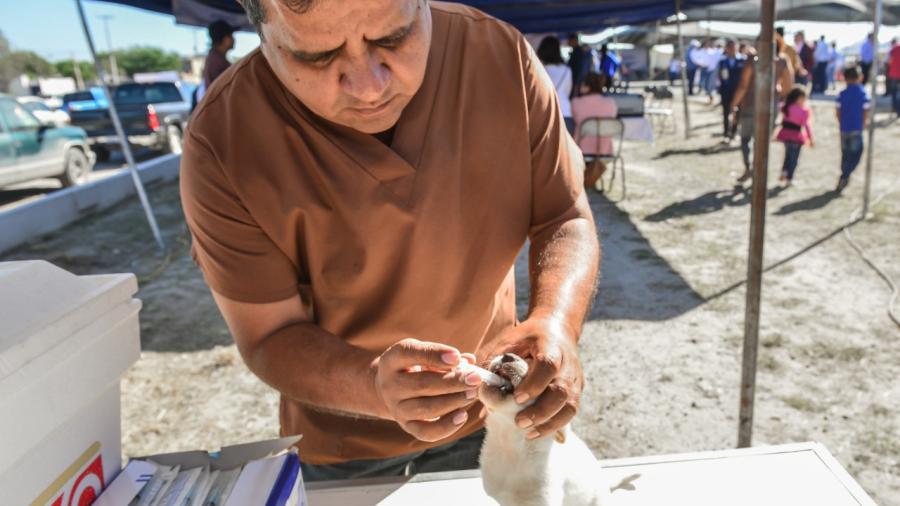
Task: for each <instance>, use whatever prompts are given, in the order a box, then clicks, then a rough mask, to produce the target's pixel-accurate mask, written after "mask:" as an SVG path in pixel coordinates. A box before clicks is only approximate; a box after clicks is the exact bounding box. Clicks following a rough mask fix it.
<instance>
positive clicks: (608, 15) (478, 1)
mask: <svg viewBox="0 0 900 506" xmlns="http://www.w3.org/2000/svg"><path fill="white" fill-rule="evenodd" d="M99 1H105V2H108V3H116V4H122V5H128V6H131V7H137V8H140V9H146V10H149V11H153V12H159V13H164V14H172V15H174V16H175V18H176V21H178V22H179V23H184V24H194V25H205V24H207V23H209V22H211V21H213V20H215V19H217V18H216V16H219V17H224V18H227V19H228V20H232V19H234V17H233V16H234V15H236V14H240V15H242V14H243V9H242V8H241V6H240V5H238V4H237V2H236V1H235V0H99ZM728 1H733V0H683V1H682V5H683V7H682V9H689V8H705V7H708V6H713V5H716V4H720V3H725V2H728ZM461 3H464V4H468V5H471V6H473V7H476V8H478V9H481V10H483V11H485V12H487V13H488V14H490V15H492V16H495V17H497V18H500V19H502V20H504V21H507V22H508V23H510V24H512V25H513V26H515V27H516V28H518V29H519V30H520V31H522V32H525V33H530V32H574V31H587V30H599V29H602V28H605V27H609V26H619V25H626V24H639V23H646V22H649V21H656V20H659V19H665V18H667V17H669V16H672V15H673V14H675V0H464V1H463V2H461ZM241 27H242V28H245V29H246V28H249V26H248V24H247V23H241Z"/></svg>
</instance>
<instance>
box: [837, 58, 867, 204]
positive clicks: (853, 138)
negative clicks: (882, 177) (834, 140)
mask: <svg viewBox="0 0 900 506" xmlns="http://www.w3.org/2000/svg"><path fill="white" fill-rule="evenodd" d="M844 81H846V82H847V88H846V89H845V90H844V91H842V92H841V93H840V94H839V95H838V98H837V111H836V114H837V119H838V123H840V125H841V176H840V178H839V179H838V184H837V188H835V191H838V192H840V191H842V190H843V189H844V188H845V187H846V186H847V183H848V182H849V181H850V174H852V173H853V171H854V170H855V169H856V166H857V165H859V160H860V158H862V152H863V128H865V126H866V123H868V121H869V95H868V93H866V89H865V88H864V87H863V85H862V84H860V73H859V69H857V68H856V67H848V68H846V69H844Z"/></svg>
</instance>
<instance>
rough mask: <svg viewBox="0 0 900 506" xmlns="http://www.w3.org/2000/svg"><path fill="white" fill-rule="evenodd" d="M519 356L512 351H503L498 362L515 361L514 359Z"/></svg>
mask: <svg viewBox="0 0 900 506" xmlns="http://www.w3.org/2000/svg"><path fill="white" fill-rule="evenodd" d="M517 358H519V357H517V356H515V355H513V354H512V353H504V354H503V356H502V357H500V362H501V363H503V364H508V363H510V362H515V361H516V359H517Z"/></svg>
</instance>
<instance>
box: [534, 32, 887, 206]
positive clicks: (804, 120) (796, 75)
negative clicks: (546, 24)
mask: <svg viewBox="0 0 900 506" xmlns="http://www.w3.org/2000/svg"><path fill="white" fill-rule="evenodd" d="M567 42H568V45H569V47H570V48H571V53H570V56H569V58H568V60H566V59H565V58H564V54H563V46H562V44H561V42H560V40H559V39H558V38H557V37H555V36H547V37H545V38H543V39H542V40H541V42H540V44H539V46H538V50H537V55H538V57H539V59H540V60H541V62H543V64H544V66H545V68H546V71H547V74H548V75H549V77H550V79H551V81H552V82H553V85H554V87H555V88H556V92H557V95H558V96H559V101H560V106H561V109H562V112H563V116H564V121H565V124H566V128H567V129H568V131H569V133H570V134H571V135H572V137H573V138H574V139H575V140H576V142H577V143H578V145H579V147H580V148H581V150H582V152H583V153H584V155H585V158H586V160H588V167H587V169H586V177H585V179H586V181H585V184H586V186H587V187H589V188H593V187H594V184H595V182H596V180H597V179H598V178H599V177H600V175H602V173H603V171H604V170H605V166H604V165H603V164H602V162H598V161H595V158H597V157H602V156H608V155H610V154H611V153H612V150H613V146H612V141H611V139H608V138H602V137H587V138H582V136H581V132H580V128H579V127H580V125H581V124H582V123H583V122H584V121H585V120H586V119H588V118H615V117H616V116H617V107H616V102H615V101H614V100H613V99H612V98H610V97H608V96H605V95H604V93H605V92H606V91H607V90H608V89H609V87H610V86H611V84H612V82H613V80H614V79H615V76H616V73H617V71H618V69H619V67H620V66H621V62H620V61H619V59H618V57H617V56H616V55H615V53H614V52H612V51H610V50H609V48H608V47H607V46H605V45H604V46H603V47H602V48H601V49H600V50H599V51H595V50H593V49H591V48H590V47H589V46H586V45H582V44H581V43H580V42H579V39H578V36H577V34H571V35H570V36H569V38H568V40H567ZM874 52H875V46H874V43H873V38H872V36H871V35H869V36H868V37H867V38H866V40H865V41H864V42H863V44H862V46H861V51H860V55H859V58H858V60H857V62H856V63H853V64H851V65H847V64H845V61H844V57H843V55H842V54H841V53H840V51H838V50H837V47H836V44H835V43H834V42H830V43H829V42H828V41H826V39H825V36H824V35H823V36H820V37H819V39H818V40H816V41H814V42H808V41H807V39H806V35H805V34H804V33H803V32H802V31H801V32H797V33H795V34H794V37H793V44H790V43H788V42H787V41H786V40H785V32H784V29H783V28H782V27H779V28H777V29H776V33H775V57H774V61H773V69H774V81H775V102H774V103H773V108H772V109H773V116H772V118H771V121H772V127H773V130H774V131H775V135H774V139H775V140H776V141H779V142H782V143H783V144H784V146H785V156H784V161H783V164H782V171H781V176H780V177H779V182H780V184H782V185H783V186H784V187H788V186H790V185H792V184H793V181H794V176H795V174H796V169H797V165H798V162H799V158H800V153H801V151H802V148H803V147H804V146H809V147H813V146H814V145H815V140H814V137H813V129H812V112H811V109H810V107H809V105H808V104H807V100H808V99H809V97H810V95H812V94H820V95H821V94H824V93H826V92H827V91H829V90H832V89H834V88H835V85H836V81H837V79H838V76H839V77H840V78H841V79H842V80H843V81H844V83H845V85H846V86H845V87H844V89H843V91H841V92H840V93H839V94H838V95H837V98H836V109H835V110H836V116H837V122H838V124H839V126H840V132H841V133H840V135H841V153H842V157H841V166H840V175H839V176H838V180H837V184H836V186H835V189H836V191H841V190H843V189H844V188H845V187H846V186H847V184H848V182H849V179H850V176H851V174H852V173H853V171H854V170H855V168H856V167H857V165H859V162H860V159H861V156H862V150H863V130H864V129H865V127H866V124H867V122H868V119H869V107H870V103H871V99H870V97H869V95H868V93H867V92H866V89H865V84H866V82H867V80H868V76H869V72H870V70H871V66H872V64H873V62H874ZM686 56H687V58H686V62H685V64H686V68H685V71H686V72H685V73H686V76H687V91H688V93H689V94H691V95H693V94H695V92H698V93H706V94H707V95H708V97H709V101H710V104H712V103H713V102H714V97H715V96H718V97H719V100H720V106H721V108H722V128H723V130H722V136H723V141H722V142H723V143H725V144H730V143H732V142H733V140H734V139H735V138H739V139H740V149H741V155H742V159H743V165H744V172H743V173H742V174H741V175H740V176H739V177H738V182H739V183H743V182H745V181H747V180H749V179H750V178H751V175H752V171H751V149H752V142H753V136H754V133H755V117H754V94H755V93H754V92H755V85H754V82H755V76H756V67H757V65H756V63H757V59H758V58H757V55H756V49H755V48H754V46H753V44H749V43H746V42H742V43H739V42H738V41H736V40H730V39H729V40H724V41H715V42H713V41H708V42H704V43H700V42H698V41H696V40H695V41H691V43H690V47H689V49H688V52H687V55H686ZM680 64H681V62H680V60H679V59H678V58H673V61H672V64H671V65H670V67H669V69H668V71H669V79H670V81H671V82H673V83H674V81H675V80H676V79H678V78H679V77H680V72H681V67H680ZM885 64H886V67H887V73H886V75H887V78H888V87H887V93H888V94H889V95H890V96H892V100H893V107H894V110H895V112H896V113H897V114H898V115H900V44H898V43H897V41H896V40H894V41H893V42H892V49H891V50H890V52H889V53H888V59H887V61H886V63H885ZM776 119H777V120H779V122H778V124H777V125H776Z"/></svg>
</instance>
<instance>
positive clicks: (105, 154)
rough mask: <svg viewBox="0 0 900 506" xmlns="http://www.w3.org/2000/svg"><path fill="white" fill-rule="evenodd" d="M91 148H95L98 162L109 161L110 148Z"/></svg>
mask: <svg viewBox="0 0 900 506" xmlns="http://www.w3.org/2000/svg"><path fill="white" fill-rule="evenodd" d="M91 150H93V151H94V154H95V155H97V162H98V163H104V162H108V161H109V155H110V153H109V150H108V149H106V148H104V147H101V146H94V147H92V148H91Z"/></svg>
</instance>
